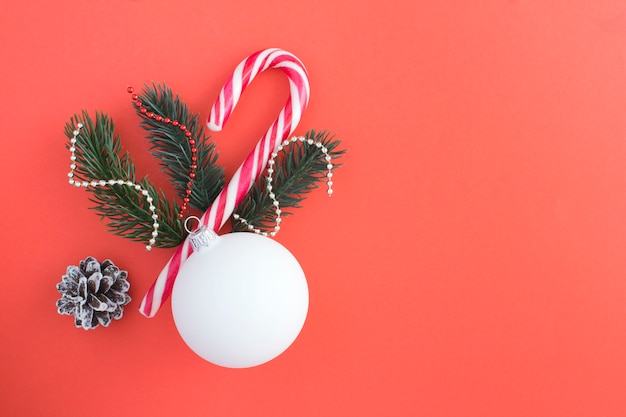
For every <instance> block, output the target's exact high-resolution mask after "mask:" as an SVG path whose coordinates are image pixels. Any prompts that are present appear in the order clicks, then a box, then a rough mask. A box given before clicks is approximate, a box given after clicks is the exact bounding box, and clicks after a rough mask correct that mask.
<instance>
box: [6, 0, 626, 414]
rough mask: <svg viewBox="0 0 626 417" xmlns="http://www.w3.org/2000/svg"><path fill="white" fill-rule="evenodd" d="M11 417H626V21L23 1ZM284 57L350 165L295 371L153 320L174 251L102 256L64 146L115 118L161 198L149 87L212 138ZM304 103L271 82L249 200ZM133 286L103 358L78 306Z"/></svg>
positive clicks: (583, 11) (12, 104)
mask: <svg viewBox="0 0 626 417" xmlns="http://www.w3.org/2000/svg"><path fill="white" fill-rule="evenodd" d="M0 41H1V43H2V58H0V65H1V66H0V68H1V76H0V94H1V96H2V100H0V133H1V135H0V137H1V139H2V145H1V148H0V150H1V154H0V158H1V160H0V161H1V164H0V170H1V171H0V181H1V185H2V188H1V189H2V199H3V204H2V215H1V216H0V230H1V231H2V243H3V246H2V259H3V261H2V277H1V280H0V286H1V287H0V288H1V290H2V302H1V303H0V305H1V307H0V308H1V309H2V310H1V314H0V328H1V329H2V330H1V334H2V343H1V344H0V372H1V373H0V409H2V413H1V414H3V415H11V416H57V415H59V416H60V415H64V416H84V415H93V416H131V415H132V416H154V417H156V416H173V415H178V416H209V415H211V416H273V417H280V416H409V415H427V416H542V415H543V416H547V415H550V416H600V415H602V416H624V415H626V399H625V398H624V395H623V394H624V382H625V377H626V303H625V301H626V276H625V275H626V274H625V273H626V257H625V256H624V254H625V253H626V216H625V215H626V118H625V117H624V112H625V111H626V3H624V2H623V1H619V0H615V1H610V0H584V1H583V0H577V1H568V2H537V1H524V0H517V1H504V0H488V1H481V2H465V1H456V2H432V1H412V0H411V1H408V0H404V1H396V2H390V1H368V2H356V1H351V2H338V1H336V0H321V1H317V2H289V3H288V2H277V1H244V0H239V1H223V2H215V1H199V0H198V1H187V2H184V3H182V2H181V3H180V4H177V3H176V2H165V1H161V0H154V1H144V0H137V1H122V0H109V1H77V0H61V1H54V2H44V1H20V2H18V1H9V2H5V4H4V5H3V11H2V13H1V16H0ZM270 46H279V47H282V48H285V49H287V50H290V51H292V52H294V53H295V54H296V55H298V56H299V57H300V58H301V59H302V60H303V62H304V63H305V65H306V66H307V68H308V70H309V72H310V77H311V86H312V95H311V102H310V106H309V109H308V110H307V111H306V113H305V115H304V118H303V120H302V122H301V124H300V127H299V128H298V129H297V131H296V133H300V134H301V133H304V132H305V131H306V130H308V129H310V128H316V129H329V130H331V131H333V132H334V133H335V134H336V135H337V137H338V138H340V139H342V141H343V146H344V148H346V149H347V150H348V154H347V155H346V157H345V158H344V159H343V163H344V164H345V165H344V167H342V168H341V169H339V170H338V171H337V174H336V176H335V195H333V197H332V198H330V199H329V198H327V197H326V196H325V193H324V192H323V191H318V192H316V193H313V194H312V195H311V196H310V198H308V199H307V201H306V202H305V207H304V208H302V209H300V210H299V211H298V212H297V215H295V216H292V217H289V218H286V219H285V222H284V225H283V226H284V227H283V229H282V230H281V232H280V234H279V235H278V237H277V240H278V241H280V242H281V243H282V244H283V245H285V246H286V247H288V248H289V249H290V250H291V251H292V252H293V253H294V255H295V256H296V257H297V258H298V260H299V261H300V262H301V264H302V266H303V268H304V270H305V271H306V274H307V277H308V282H309V286H310V293H311V304H310V311H309V316H308V318H307V322H306V324H305V326H304V329H303V331H302V333H301V335H300V337H299V338H298V339H297V340H296V342H295V343H294V345H293V346H292V347H291V348H290V349H289V350H288V351H287V352H285V354H283V355H282V356H280V357H279V358H277V359H276V360H274V361H272V362H270V363H268V364H266V365H263V366H260V367H256V368H252V369H245V370H232V369H224V368H220V367H217V366H214V365H211V364H209V363H207V362H204V361H203V360H201V359H200V358H198V357H197V356H195V355H194V354H193V353H192V352H191V351H190V350H189V349H187V347H186V346H185V345H184V344H183V342H182V341H181V339H180V338H179V336H178V334H177V332H176V329H175V327H174V324H173V321H172V317H171V310H170V307H169V303H168V304H166V305H165V307H164V308H163V309H162V310H161V311H160V313H159V314H158V315H157V317H156V318H154V319H146V318H144V317H143V316H141V315H140V314H139V313H138V311H137V308H138V306H139V301H140V300H141V297H142V296H143V294H144V292H145V291H146V290H147V288H148V287H149V285H150V284H151V282H152V280H153V279H154V278H155V277H156V275H157V274H158V272H159V271H160V270H161V268H162V266H163V265H164V264H165V262H166V261H167V259H168V258H169V256H170V254H171V251H170V250H163V249H160V250H153V251H152V252H146V251H145V250H144V249H143V246H142V245H141V244H138V243H133V242H130V241H127V240H124V239H121V238H118V237H115V236H113V235H111V234H109V233H107V232H106V229H105V225H104V223H102V222H101V221H100V220H99V219H98V218H97V216H96V215H95V214H94V213H93V212H92V211H90V210H88V207H90V203H89V201H88V194H87V193H86V192H84V191H83V190H76V189H74V188H71V187H70V186H69V185H68V184H67V171H68V165H69V154H68V152H67V150H66V149H65V142H66V138H65V136H64V134H63V126H64V124H65V123H66V121H67V120H68V119H69V117H70V116H71V115H72V114H74V113H76V112H79V111H80V110H81V109H87V110H89V111H90V112H92V114H93V111H95V110H96V109H99V110H103V111H106V112H108V113H109V114H110V115H111V116H112V117H113V118H114V120H115V121H116V123H117V126H118V131H119V133H120V134H121V136H122V139H123V141H124V146H125V147H126V148H127V149H128V150H130V151H131V153H132V156H133V157H134V158H135V160H136V162H137V165H138V166H139V170H140V174H142V175H143V174H146V173H149V174H150V176H151V177H152V178H157V180H158V181H161V183H162V184H164V181H163V178H162V176H161V175H160V174H159V173H158V172H157V171H158V170H157V168H156V164H155V163H154V161H152V160H151V159H150V157H148V156H147V155H146V150H147V144H146V143H145V142H146V141H145V140H144V139H143V138H142V135H143V133H142V131H141V129H140V128H139V127H138V120H137V117H136V116H135V115H134V113H133V111H132V107H131V104H130V102H129V97H128V94H127V93H126V86H127V85H129V84H132V85H135V86H136V87H141V85H143V84H144V83H149V82H151V81H153V80H154V81H166V82H167V83H168V85H169V86H170V87H172V88H173V89H174V91H175V92H177V93H179V94H181V96H182V97H183V99H184V100H185V101H186V102H187V103H188V104H189V105H190V107H191V108H192V109H193V110H195V111H196V112H200V113H201V115H202V117H203V118H205V117H206V116H207V115H208V112H209V109H210V106H211V104H212V103H213V100H214V98H215V96H216V95H217V93H218V91H219V89H220V88H221V86H222V84H223V83H224V82H225V81H226V78H227V76H228V75H229V74H230V72H231V71H232V70H233V69H234V67H235V65H236V64H237V63H238V62H239V61H240V60H241V59H243V58H244V57H245V56H247V55H249V54H250V53H252V52H254V51H256V50H258V49H262V48H265V47H270ZM286 95H287V83H286V80H285V79H284V76H283V75H282V74H281V73H276V72H274V73H268V74H264V75H262V76H261V77H259V78H258V79H257V80H255V82H254V83H253V85H252V86H251V88H250V89H249V90H248V91H247V92H246V94H245V95H244V98H243V100H242V102H241V103H240V105H239V106H238V108H237V109H236V111H235V113H234V115H233V117H232V118H231V120H230V121H229V123H228V125H227V127H226V129H225V130H224V132H221V133H219V134H215V135H214V136H213V138H214V139H215V142H216V143H217V145H218V147H219V150H220V152H221V157H220V163H221V164H222V165H224V166H225V167H226V168H227V171H228V173H229V174H230V173H232V172H233V171H234V169H235V168H236V167H237V165H238V164H239V162H240V161H241V160H242V159H243V158H244V156H245V155H246V154H247V153H248V152H249V150H250V149H251V147H252V146H253V144H254V143H255V142H256V140H257V139H258V137H260V135H261V134H262V133H263V132H264V130H265V129H266V127H267V126H268V124H269V123H270V122H271V121H272V119H273V118H274V116H275V115H276V113H277V112H278V110H279V109H280V107H281V105H282V103H283V102H284V100H285V97H286ZM88 255H93V256H96V257H98V258H99V259H101V260H102V259H104V258H111V259H113V260H114V262H116V263H117V264H118V265H120V266H121V267H122V268H124V269H126V270H128V271H129V274H130V280H131V283H132V288H131V292H130V293H131V296H132V297H133V301H132V303H131V304H129V305H128V306H127V309H126V312H125V315H124V318H123V320H121V321H118V322H114V323H113V324H112V325H111V326H110V327H109V328H106V329H104V328H100V329H97V330H95V331H89V332H85V331H83V330H79V329H75V328H74V326H73V323H72V319H71V318H69V317H67V316H60V315H57V313H56V311H55V306H54V303H55V301H56V299H57V298H58V294H57V292H56V289H55V284H56V283H57V282H58V281H60V279H61V276H62V275H63V273H64V271H65V268H66V266H67V265H75V264H76V263H77V262H78V261H79V260H80V259H83V258H85V257H86V256H88Z"/></svg>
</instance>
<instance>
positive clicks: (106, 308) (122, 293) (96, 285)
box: [57, 256, 130, 330]
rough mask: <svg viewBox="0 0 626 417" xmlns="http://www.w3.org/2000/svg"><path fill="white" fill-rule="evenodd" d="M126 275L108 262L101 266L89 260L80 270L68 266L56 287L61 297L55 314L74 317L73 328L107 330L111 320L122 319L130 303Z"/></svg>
mask: <svg viewBox="0 0 626 417" xmlns="http://www.w3.org/2000/svg"><path fill="white" fill-rule="evenodd" d="M127 276H128V274H127V272H126V271H120V269H119V268H118V267H116V266H115V265H114V264H113V262H111V261H110V260H109V259H107V260H106V261H104V262H102V265H101V264H100V263H99V262H98V261H97V260H96V259H95V258H93V257H91V256H89V257H87V258H86V259H85V260H83V261H80V266H79V267H77V266H73V265H72V266H68V267H67V273H66V274H65V275H63V280H62V281H61V282H59V283H58V284H57V290H58V291H59V292H60V293H61V295H62V297H61V298H59V299H58V300H57V308H58V312H59V314H67V315H73V316H74V324H76V327H78V328H80V327H82V328H83V329H85V330H89V329H95V328H96V327H98V324H101V325H103V326H104V327H108V325H109V324H110V323H111V319H116V320H119V319H121V318H122V314H123V312H124V306H125V305H126V304H128V303H129V302H130V297H129V296H128V294H126V292H127V291H128V289H129V288H130V284H129V283H128V281H127V279H126V278H127Z"/></svg>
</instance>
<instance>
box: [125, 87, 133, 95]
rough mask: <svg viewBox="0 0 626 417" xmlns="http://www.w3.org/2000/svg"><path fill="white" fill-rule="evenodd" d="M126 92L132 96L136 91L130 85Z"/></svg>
mask: <svg viewBox="0 0 626 417" xmlns="http://www.w3.org/2000/svg"><path fill="white" fill-rule="evenodd" d="M126 91H128V92H129V93H131V94H132V93H133V91H135V89H134V88H133V87H131V86H130V85H129V86H128V88H127V89H126Z"/></svg>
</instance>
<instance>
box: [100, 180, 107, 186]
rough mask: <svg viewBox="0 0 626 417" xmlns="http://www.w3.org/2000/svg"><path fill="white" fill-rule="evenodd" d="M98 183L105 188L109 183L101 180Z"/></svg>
mask: <svg viewBox="0 0 626 417" xmlns="http://www.w3.org/2000/svg"><path fill="white" fill-rule="evenodd" d="M98 182H99V183H100V185H101V186H103V187H104V186H105V185H107V182H106V181H105V180H100V181H98Z"/></svg>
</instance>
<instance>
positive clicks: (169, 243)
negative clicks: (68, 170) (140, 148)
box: [65, 111, 184, 248]
mask: <svg viewBox="0 0 626 417" xmlns="http://www.w3.org/2000/svg"><path fill="white" fill-rule="evenodd" d="M78 123H82V124H83V128H82V129H81V132H80V134H79V136H78V138H77V139H78V140H77V142H76V144H75V145H74V147H75V148H76V151H75V153H74V155H75V156H76V162H75V163H76V165H77V166H76V169H75V170H74V179H75V180H78V181H88V182H91V181H96V180H98V181H99V180H105V181H108V180H124V181H132V182H133V183H136V184H139V185H141V187H142V188H143V189H144V190H147V191H148V193H149V195H150V196H152V198H153V204H154V205H155V206H156V214H157V215H158V217H159V218H158V221H159V236H158V238H157V239H156V243H155V244H154V246H156V247H163V248H165V247H174V246H177V245H178V244H180V242H182V240H183V238H184V231H183V227H182V222H181V221H180V220H179V219H178V217H177V215H178V211H179V208H178V206H177V205H176V204H175V203H174V205H170V203H169V202H168V200H167V198H166V197H165V195H164V194H163V193H162V192H158V191H157V190H156V188H155V187H154V186H153V185H152V184H151V183H150V181H149V180H148V179H147V178H143V179H142V180H141V181H139V182H138V181H137V180H136V179H135V166H134V164H133V161H132V160H131V159H130V156H129V154H128V152H126V153H123V154H122V149H121V142H120V137H119V135H116V134H115V126H114V124H113V120H111V118H110V117H109V116H108V115H106V114H104V113H100V112H96V117H95V122H94V120H92V119H91V117H90V116H89V114H88V113H87V112H86V111H83V112H82V114H81V115H74V116H73V117H72V118H71V119H70V121H69V122H68V123H67V124H66V125H65V135H66V136H67V137H68V139H71V138H72V137H73V131H74V130H75V129H76V126H77V125H78ZM70 146H72V145H71V143H70V142H69V141H68V144H67V147H68V148H69V147H70ZM86 189H87V191H89V192H91V193H92V197H91V198H90V201H92V202H93V203H94V204H95V207H93V210H95V211H96V212H97V213H98V214H99V215H100V217H102V218H103V219H104V218H107V219H108V220H109V222H108V224H107V226H108V228H109V229H110V231H111V232H112V233H114V234H116V235H119V236H122V237H125V238H128V239H131V240H134V241H140V242H142V243H146V242H148V241H149V240H150V239H151V238H152V232H153V229H152V223H153V222H154V220H153V219H152V212H151V211H150V209H149V204H148V203H147V202H146V198H145V196H143V195H142V194H141V193H140V192H139V191H138V190H136V189H134V188H133V187H128V186H126V185H111V186H106V187H87V188H86Z"/></svg>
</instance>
